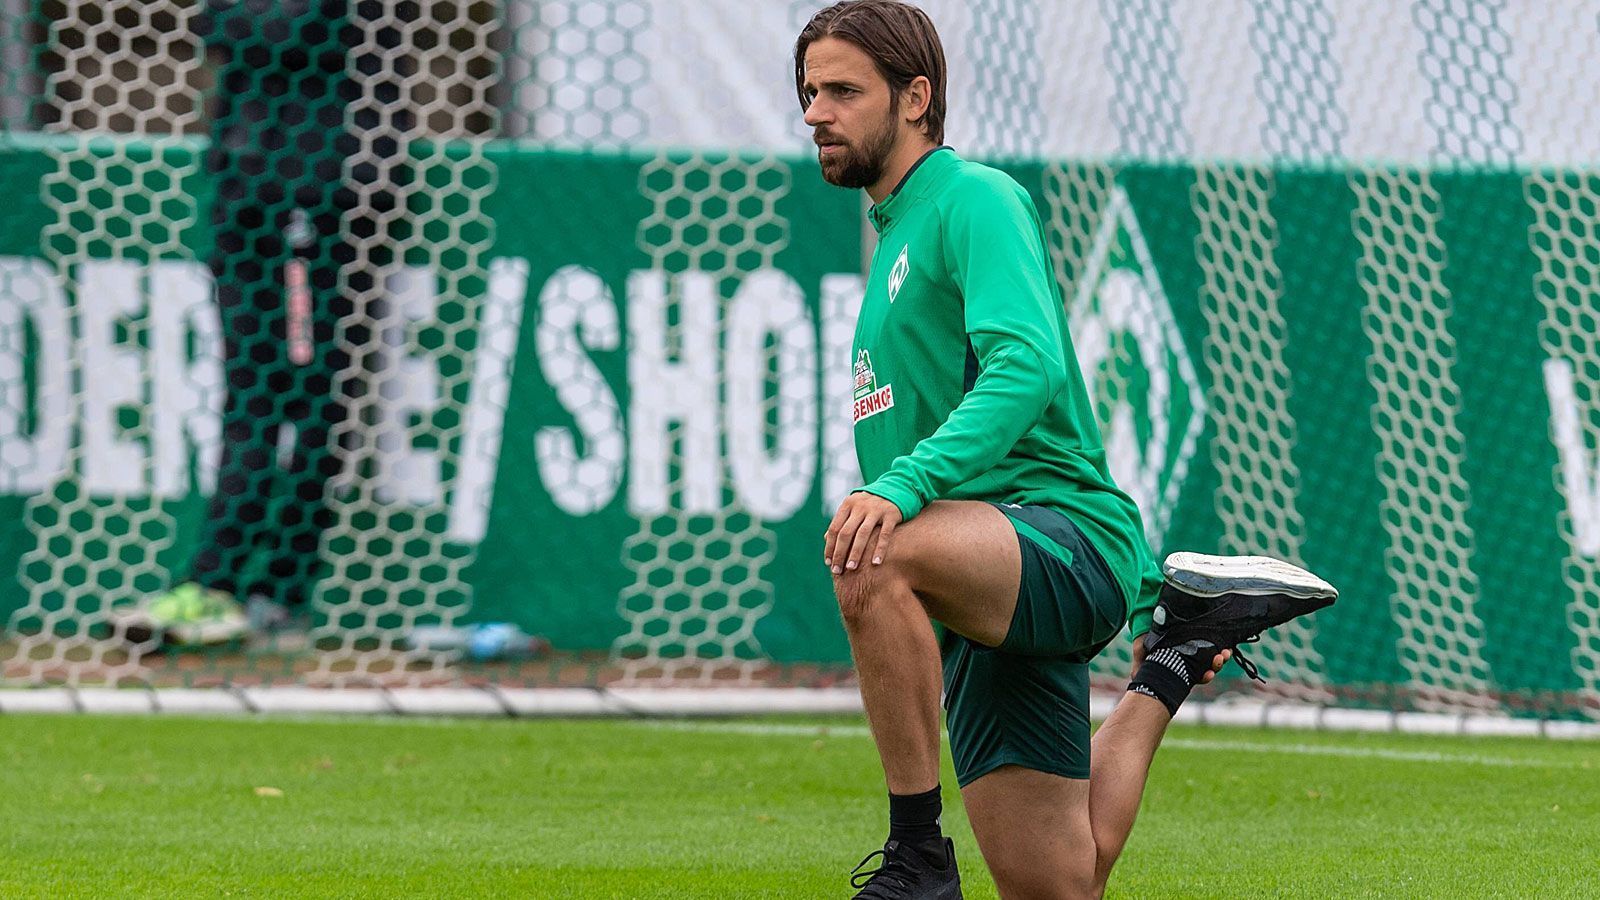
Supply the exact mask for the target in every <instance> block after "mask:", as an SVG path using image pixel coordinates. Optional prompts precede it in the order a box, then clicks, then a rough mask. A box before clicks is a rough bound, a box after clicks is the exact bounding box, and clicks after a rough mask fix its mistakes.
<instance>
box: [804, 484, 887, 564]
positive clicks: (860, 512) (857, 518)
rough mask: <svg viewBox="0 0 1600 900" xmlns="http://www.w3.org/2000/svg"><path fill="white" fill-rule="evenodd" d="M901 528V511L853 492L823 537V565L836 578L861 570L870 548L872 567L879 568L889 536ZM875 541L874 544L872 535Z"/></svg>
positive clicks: (885, 553)
mask: <svg viewBox="0 0 1600 900" xmlns="http://www.w3.org/2000/svg"><path fill="white" fill-rule="evenodd" d="M898 524H900V508H899V507H898V506H895V505H894V504H893V503H890V502H889V501H888V500H885V499H883V498H882V497H879V496H878V495H876V494H869V493H867V492H865V491H856V492H855V493H853V494H851V495H850V496H848V497H846V498H844V502H843V503H841V504H839V511H838V512H837V513H834V516H833V521H832V522H830V523H828V531H827V533H826V534H824V535H823V549H822V562H823V564H824V565H826V566H828V567H829V568H830V569H831V570H832V571H833V574H835V575H842V574H844V573H845V572H847V571H855V570H856V569H858V568H860V567H861V565H862V561H863V560H864V559H865V558H867V550H868V548H869V547H871V548H872V556H871V559H872V564H873V565H882V564H883V561H884V559H885V558H886V557H887V556H888V553H889V535H891V534H893V533H894V528H895V526H896V525H898ZM874 532H876V533H877V541H876V542H875V543H874V541H873V533H874Z"/></svg>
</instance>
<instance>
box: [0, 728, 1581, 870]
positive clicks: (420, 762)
mask: <svg viewBox="0 0 1600 900" xmlns="http://www.w3.org/2000/svg"><path fill="white" fill-rule="evenodd" d="M944 784H945V792H946V809H947V813H946V816H945V822H946V829H947V831H949V832H950V833H951V834H952V835H953V836H954V837H955V840H956V845H957V847H958V851H957V852H958V855H959V858H960V860H961V863H962V866H963V874H964V878H965V883H966V885H967V896H968V897H975V898H981V897H993V896H995V893H994V886H993V884H992V882H990V880H989V878H988V875H987V873H986V872H985V870H984V868H983V864H982V862H981V860H980V858H979V856H978V853H977V848H976V846H975V845H974V843H973V839H972V833H971V831H970V830H969V828H968V826H967V822H966V819H965V818H964V816H963V815H962V813H961V809H960V803H959V797H958V795H957V794H956V792H955V791H954V788H953V786H954V778H953V777H952V776H951V775H950V774H949V773H948V771H947V772H946V776H945V780H944ZM0 797H3V798H4V803H3V809H4V813H3V815H4V826H3V827H0V896H4V897H8V898H9V897H79V896H81V897H199V896H234V897H399V896H407V897H628V898H632V897H662V898H668V897H670V898H682V897H717V898H723V897H842V896H848V894H849V891H848V888H847V883H848V882H847V880H846V876H847V873H848V872H849V870H850V868H851V866H852V865H854V863H855V862H856V861H857V860H858V859H859V858H860V857H861V856H862V855H864V854H865V853H866V852H867V851H869V850H871V849H873V848H874V847H875V846H877V845H878V844H879V843H880V842H881V841H882V839H883V831H884V828H885V824H884V823H885V801H884V799H883V789H882V781H881V776H880V775H879V773H878V769H877V758H876V756H875V754H874V752H873V748H872V742H871V740H870V739H869V738H868V737H867V735H866V729H865V727H864V726H863V725H862V723H861V721H860V720H859V719H834V720H826V721H819V720H803V721H802V720H794V719H762V720H745V721H737V722H718V721H712V722H651V721H639V720H631V721H562V720H533V721H500V720H497V721H471V720H445V719H436V720H435V719H316V720H291V719H281V718H279V719H273V718H266V719H250V720H239V719H185V718H178V717H166V718H162V717H155V718H139V717H126V718H113V717H93V716H83V717H59V716H26V715H5V716H0ZM1597 861H1600V746H1597V745H1595V744H1593V743H1564V742H1557V741H1540V740H1520V739H1493V740H1490V739H1462V738H1439V737H1423V736H1406V735H1382V736H1372V735H1353V734H1307V733H1299V732H1282V731H1248V730H1241V729H1218V728H1210V729H1203V728H1175V729H1174V730H1173V731H1172V733H1171V734H1170V735H1169V737H1168V740H1167V743H1166V745H1165V746H1164V747H1163V749H1162V750H1161V752H1160V753H1159V754H1158V755H1157V758H1156V767H1155V771H1154V773H1153V774H1152V777H1151V781H1150V788H1149V791H1148V793H1147V794H1146V796H1145V804H1144V809H1143V812H1142V813H1141V816H1140V820H1139V824H1138V826H1137V827H1136V828H1135V830H1134V834H1133V839H1132V840H1131V841H1130V843H1129V846H1128V850H1127V853H1126V854H1125V855H1124V857H1123V860H1122V862H1121V864H1120V865H1119V867H1118V869H1117V871H1116V873H1115V874H1114V875H1113V880H1112V884H1111V888H1110V892H1109V893H1110V895H1111V896H1117V897H1258V896H1283V897H1356V896H1385V897H1451V898H1456V897H1478V896H1485V897H1487V896H1507V897H1593V896H1600V862H1597Z"/></svg>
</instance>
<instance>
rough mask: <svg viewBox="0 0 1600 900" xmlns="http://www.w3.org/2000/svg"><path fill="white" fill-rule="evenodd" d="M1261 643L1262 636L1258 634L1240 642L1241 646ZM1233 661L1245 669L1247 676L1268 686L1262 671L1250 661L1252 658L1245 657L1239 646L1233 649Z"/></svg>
mask: <svg viewBox="0 0 1600 900" xmlns="http://www.w3.org/2000/svg"><path fill="white" fill-rule="evenodd" d="M1260 641H1261V635H1259V634H1258V635H1255V636H1254V637H1247V638H1245V639H1244V640H1242V641H1240V642H1239V643H1240V644H1255V643H1259V642H1260ZM1233 661H1234V662H1236V663H1238V664H1239V668H1241V669H1243V670H1244V673H1245V674H1246V675H1248V676H1250V677H1251V678H1254V679H1255V680H1256V681H1259V682H1261V683H1262V684H1266V683H1267V680H1266V679H1265V678H1262V677H1261V670H1260V669H1259V668H1257V667H1256V664H1255V663H1253V662H1251V661H1250V658H1249V657H1248V656H1245V655H1244V652H1243V651H1242V650H1240V649H1239V647H1238V646H1237V645H1235V646H1234V648H1233Z"/></svg>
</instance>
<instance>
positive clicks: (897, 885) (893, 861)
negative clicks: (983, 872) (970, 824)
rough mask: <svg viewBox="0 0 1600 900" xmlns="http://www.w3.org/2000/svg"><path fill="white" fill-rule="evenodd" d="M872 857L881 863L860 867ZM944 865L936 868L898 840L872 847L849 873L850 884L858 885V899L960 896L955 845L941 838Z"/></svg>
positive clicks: (919, 899) (939, 899)
mask: <svg viewBox="0 0 1600 900" xmlns="http://www.w3.org/2000/svg"><path fill="white" fill-rule="evenodd" d="M873 857H881V858H882V860H883V864H882V865H880V866H878V868H876V869H868V870H867V871H865V872H863V871H861V870H862V869H863V868H864V867H865V866H866V865H867V863H870V862H872V860H873ZM944 858H945V865H944V868H942V869H941V868H936V867H935V866H934V865H933V864H932V863H930V862H928V861H927V860H926V859H923V857H922V854H921V853H918V852H917V851H916V850H913V849H912V848H910V847H907V846H905V845H904V844H901V843H900V842H899V841H890V842H889V843H887V844H884V845H883V849H882V850H874V851H872V852H871V853H869V854H867V858H866V859H863V860H862V861H861V862H860V863H858V864H857V865H856V867H855V869H854V870H853V871H851V873H850V886H851V887H853V888H859V889H860V891H859V892H858V893H857V894H856V895H855V896H856V898H857V900H861V898H866V900H961V873H960V872H958V871H956V847H955V844H952V843H951V842H950V839H949V838H945V839H944Z"/></svg>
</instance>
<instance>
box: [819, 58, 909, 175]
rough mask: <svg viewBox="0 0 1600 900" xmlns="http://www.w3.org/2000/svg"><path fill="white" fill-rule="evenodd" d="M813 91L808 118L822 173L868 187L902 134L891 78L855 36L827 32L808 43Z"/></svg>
mask: <svg viewBox="0 0 1600 900" xmlns="http://www.w3.org/2000/svg"><path fill="white" fill-rule="evenodd" d="M803 86H804V88H805V91H806V94H807V95H808V96H810V97H811V106H810V107H809V108H807V109H806V118H805V121H806V124H807V125H810V126H811V127H812V128H813V129H815V132H814V134H813V136H812V139H813V140H814V141H816V144H817V161H818V162H820V163H821V164H822V177H823V178H825V179H827V181H828V182H829V183H830V184H837V185H839V186H840V187H847V188H864V187H867V186H869V185H872V184H876V183H877V182H878V180H879V179H880V178H882V177H883V168H884V165H885V164H886V163H887V161H888V159H889V154H890V152H891V151H893V150H894V146H895V140H896V139H897V137H898V136H899V121H898V116H897V115H896V112H897V110H896V109H895V106H896V104H895V103H894V102H893V101H892V99H891V98H890V95H889V82H887V81H885V80H884V79H883V76H881V75H879V74H878V70H877V68H876V67H875V66H874V65H873V64H872V58H871V57H869V56H867V54H866V53H865V52H863V51H862V50H861V48H859V47H857V46H856V45H855V44H852V43H850V42H849V41H844V40H840V39H839V38H836V37H825V38H822V39H820V40H818V41H816V42H815V43H813V44H812V45H811V46H809V47H807V48H806V79H805V84H804V85H803Z"/></svg>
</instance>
